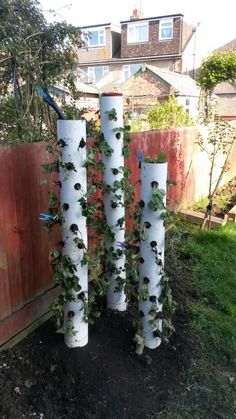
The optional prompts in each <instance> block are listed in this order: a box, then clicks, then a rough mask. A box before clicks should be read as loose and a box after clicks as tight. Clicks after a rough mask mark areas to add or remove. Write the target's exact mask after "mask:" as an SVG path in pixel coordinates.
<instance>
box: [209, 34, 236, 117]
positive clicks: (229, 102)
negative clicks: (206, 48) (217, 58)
mask: <svg viewBox="0 0 236 419" xmlns="http://www.w3.org/2000/svg"><path fill="white" fill-rule="evenodd" d="M228 51H233V52H235V53H236V38H235V39H233V40H232V41H230V42H228V43H227V44H225V45H222V46H221V47H219V48H217V49H216V50H215V51H214V52H223V53H224V52H228ZM214 94H215V95H216V96H217V98H218V99H217V103H216V114H217V116H219V117H220V118H222V119H226V120H236V83H234V84H232V83H226V82H224V83H220V84H218V85H217V86H216V88H215V90H214Z"/></svg>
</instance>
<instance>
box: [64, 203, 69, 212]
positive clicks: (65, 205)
mask: <svg viewBox="0 0 236 419" xmlns="http://www.w3.org/2000/svg"><path fill="white" fill-rule="evenodd" d="M69 208H70V206H69V204H67V202H65V203H64V204H63V205H62V209H63V210H64V211H68V209H69Z"/></svg>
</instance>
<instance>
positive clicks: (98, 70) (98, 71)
mask: <svg viewBox="0 0 236 419" xmlns="http://www.w3.org/2000/svg"><path fill="white" fill-rule="evenodd" d="M108 73H109V66H108V65H105V66H97V67H88V77H89V79H90V80H92V81H93V82H96V81H98V80H100V79H101V78H102V77H104V76H105V75H106V74H108Z"/></svg>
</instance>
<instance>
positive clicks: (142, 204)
mask: <svg viewBox="0 0 236 419" xmlns="http://www.w3.org/2000/svg"><path fill="white" fill-rule="evenodd" d="M139 206H140V208H144V207H145V202H144V201H143V200H142V199H141V201H139Z"/></svg>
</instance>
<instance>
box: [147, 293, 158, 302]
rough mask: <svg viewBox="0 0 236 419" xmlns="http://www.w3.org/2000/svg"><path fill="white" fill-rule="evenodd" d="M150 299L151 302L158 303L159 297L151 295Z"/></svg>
mask: <svg viewBox="0 0 236 419" xmlns="http://www.w3.org/2000/svg"><path fill="white" fill-rule="evenodd" d="M149 301H151V303H156V301H157V297H156V296H155V295H150V297H149Z"/></svg>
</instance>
